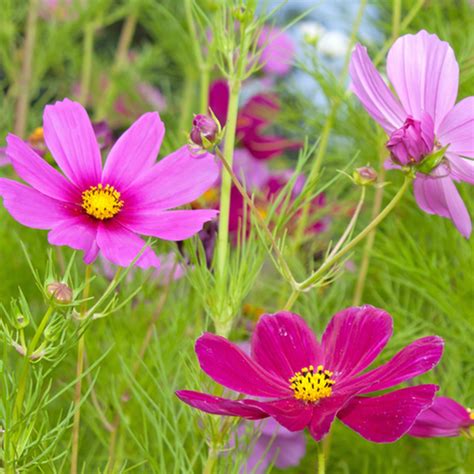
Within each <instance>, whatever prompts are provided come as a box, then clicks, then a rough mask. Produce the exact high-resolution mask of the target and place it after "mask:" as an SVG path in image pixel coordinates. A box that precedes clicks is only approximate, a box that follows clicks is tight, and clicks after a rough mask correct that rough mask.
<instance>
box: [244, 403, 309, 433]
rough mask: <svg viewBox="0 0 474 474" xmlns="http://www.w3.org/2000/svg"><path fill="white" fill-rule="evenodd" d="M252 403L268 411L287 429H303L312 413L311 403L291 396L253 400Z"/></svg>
mask: <svg viewBox="0 0 474 474" xmlns="http://www.w3.org/2000/svg"><path fill="white" fill-rule="evenodd" d="M253 404H254V405H255V406H257V407H259V408H261V409H262V410H263V411H264V412H265V413H268V414H269V415H270V416H271V417H272V418H274V419H275V420H276V421H277V422H278V423H280V425H282V426H284V427H285V428H286V429H287V430H289V431H300V430H303V429H304V428H306V426H308V424H309V422H310V421H311V417H312V415H313V405H311V404H309V403H304V402H302V401H301V400H296V399H295V398H293V397H291V398H282V399H280V400H274V401H270V402H260V401H258V400H253Z"/></svg>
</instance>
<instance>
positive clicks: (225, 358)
mask: <svg viewBox="0 0 474 474" xmlns="http://www.w3.org/2000/svg"><path fill="white" fill-rule="evenodd" d="M391 335H392V318H391V316H390V315H389V314H387V313H386V312H385V311H382V310H380V309H377V308H374V307H371V306H363V307H360V308H348V309H346V310H343V311H341V312H340V313H338V314H336V315H335V316H334V317H333V318H332V320H331V321H330V323H329V325H328V327H327V328H326V330H325V332H324V334H323V337H322V341H321V343H319V342H318V341H317V339H316V337H315V335H314V334H313V332H312V331H311V329H310V328H309V327H308V326H307V324H306V322H305V321H304V320H303V319H302V318H301V317H300V316H298V315H297V314H293V313H288V312H280V313H276V314H274V315H269V314H266V315H263V316H262V317H261V318H260V320H259V322H258V323H257V326H256V328H255V332H254V334H253V336H252V342H251V345H252V348H251V356H250V357H249V356H248V355H247V354H245V352H244V351H242V349H240V348H239V347H238V346H237V345H235V344H232V343H231V342H229V341H228V340H227V339H225V338H223V337H220V336H216V335H214V334H207V333H206V334H204V335H203V336H201V337H200V338H199V339H198V340H197V342H196V354H197V357H198V359H199V363H200V365H201V368H202V370H203V371H204V372H205V373H206V374H207V375H209V376H210V377H211V378H212V379H214V380H215V381H216V382H217V383H220V384H221V385H224V386H225V387H227V388H229V389H231V390H234V391H236V392H239V393H243V394H245V395H250V396H253V397H263V398H264V399H265V400H262V399H261V398H260V399H246V398H244V399H240V400H230V399H226V398H221V397H215V396H212V395H209V394H205V393H200V392H194V391H187V390H182V391H178V392H177V395H178V397H179V398H180V399H181V400H182V401H184V402H185V403H187V404H188V405H191V406H193V407H195V408H198V409H199V410H202V411H205V412H207V413H212V414H216V415H228V416H238V417H242V418H246V419H249V420H259V419H263V418H267V417H271V418H273V419H274V420H276V421H277V422H278V423H279V424H281V425H282V426H283V427H285V428H286V429H288V430H289V431H301V430H303V429H304V428H308V429H309V431H310V433H311V436H312V437H313V438H314V439H315V440H317V441H319V440H320V439H321V438H323V437H324V436H325V435H326V434H327V433H328V432H329V429H330V427H331V424H332V422H333V421H334V419H335V417H336V416H337V417H338V418H339V419H340V420H341V421H342V422H343V423H344V424H346V425H347V426H348V427H349V428H351V429H353V430H354V431H356V432H357V433H359V434H360V435H361V436H363V437H364V438H366V439H368V440H369V441H374V442H378V443H386V442H392V441H395V440H397V439H398V438H400V437H401V436H403V435H404V434H405V433H406V432H407V431H408V430H409V429H410V428H411V427H412V425H413V423H414V422H415V419H416V417H417V416H418V415H419V414H420V413H421V412H422V411H423V410H425V409H426V408H428V407H429V406H430V405H431V404H432V402H433V398H434V396H435V393H436V391H437V389H438V387H437V386H436V385H414V386H411V387H407V388H402V389H398V390H395V391H391V392H388V393H385V394H383V395H376V396H369V397H368V396H365V395H367V394H369V393H371V392H376V391H379V390H385V389H388V388H391V387H394V386H396V385H398V384H400V383H402V382H405V381H406V380H410V379H412V378H413V377H415V376H417V375H420V374H423V373H425V372H427V371H429V370H431V369H432V368H433V367H434V366H435V365H436V364H437V363H438V362H439V360H440V358H441V354H442V352H443V340H442V339H441V338H439V337H435V336H433V337H424V338H421V339H418V340H416V341H414V342H412V343H411V344H410V345H408V346H407V347H405V348H404V349H402V350H401V351H400V352H398V353H397V354H396V355H395V356H394V357H393V358H392V359H391V360H389V361H388V362H387V363H385V364H383V365H381V366H380V367H378V368H375V369H372V370H369V371H368V372H363V371H364V369H366V368H367V367H369V366H370V365H371V363H372V362H373V361H374V360H375V358H376V357H377V356H378V355H379V354H380V352H381V351H382V350H383V348H384V347H385V345H386V343H387V342H388V340H389V339H390V337H391Z"/></svg>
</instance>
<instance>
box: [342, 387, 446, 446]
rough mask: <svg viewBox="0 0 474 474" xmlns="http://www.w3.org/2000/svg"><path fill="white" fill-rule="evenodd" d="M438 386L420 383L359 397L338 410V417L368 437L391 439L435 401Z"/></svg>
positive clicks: (406, 427)
mask: <svg viewBox="0 0 474 474" xmlns="http://www.w3.org/2000/svg"><path fill="white" fill-rule="evenodd" d="M437 390H438V387H437V386H436V385H417V386H415V387H408V388H402V389H400V390H395V391H394V392H390V393H387V394H385V395H381V396H379V397H370V398H364V397H356V398H354V399H353V400H351V401H350V402H349V403H348V404H347V406H346V407H345V408H344V409H342V410H341V411H340V412H339V413H338V418H339V419H340V420H341V421H342V422H343V423H344V424H345V425H347V426H348V427H349V428H351V429H353V430H354V431H356V432H357V433H359V434H360V435H361V436H363V437H364V438H365V439H368V440H369V441H373V442H375V443H392V442H394V441H396V440H397V439H399V438H401V437H402V436H403V435H404V434H405V433H406V432H407V431H408V430H409V429H410V428H411V427H412V425H413V423H414V422H415V420H416V417H417V416H418V415H419V414H420V413H421V412H422V411H423V410H426V409H427V408H428V407H429V406H430V405H431V404H432V403H433V398H434V396H435V394H436V392H437Z"/></svg>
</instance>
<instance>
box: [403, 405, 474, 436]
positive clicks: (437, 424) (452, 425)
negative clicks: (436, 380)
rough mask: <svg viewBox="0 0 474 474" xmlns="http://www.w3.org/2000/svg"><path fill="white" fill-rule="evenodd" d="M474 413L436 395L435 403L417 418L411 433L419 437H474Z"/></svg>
mask: <svg viewBox="0 0 474 474" xmlns="http://www.w3.org/2000/svg"><path fill="white" fill-rule="evenodd" d="M473 427H474V413H473V412H472V411H471V410H469V409H467V408H464V407H463V406H462V405H460V404H459V403H458V402H456V401H454V400H452V399H451V398H447V397H436V398H435V400H434V402H433V405H431V407H430V408H428V409H427V410H425V411H424V412H423V413H421V415H420V416H419V417H418V418H417V419H416V422H415V424H414V425H413V426H412V428H411V429H410V431H409V432H408V434H409V435H411V436H415V437H417V438H438V437H452V436H460V435H461V434H465V435H467V436H472V437H474V428H473Z"/></svg>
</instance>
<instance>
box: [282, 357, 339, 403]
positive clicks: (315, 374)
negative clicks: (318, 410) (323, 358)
mask: <svg viewBox="0 0 474 474" xmlns="http://www.w3.org/2000/svg"><path fill="white" fill-rule="evenodd" d="M331 377H332V372H330V371H329V370H324V367H323V366H322V365H318V368H317V369H316V371H315V370H314V367H313V366H312V365H310V366H309V367H303V368H302V369H301V371H300V372H296V374H295V375H294V376H293V377H291V379H290V384H291V385H290V388H291V389H292V390H293V392H294V394H295V398H296V399H298V400H303V401H304V402H316V401H318V400H319V399H320V398H327V397H329V396H331V393H332V386H333V385H334V384H335V383H336V382H335V381H334V380H332V379H331Z"/></svg>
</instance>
